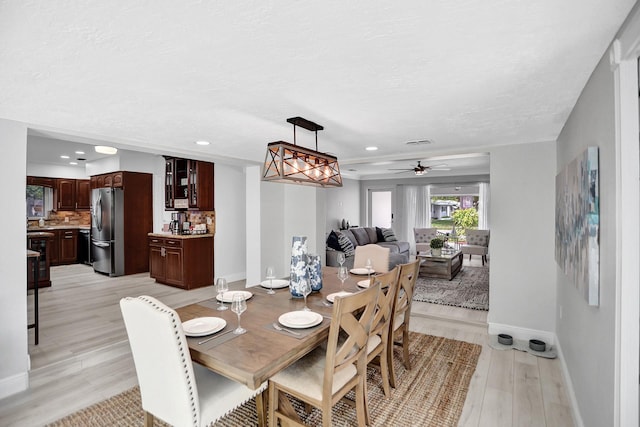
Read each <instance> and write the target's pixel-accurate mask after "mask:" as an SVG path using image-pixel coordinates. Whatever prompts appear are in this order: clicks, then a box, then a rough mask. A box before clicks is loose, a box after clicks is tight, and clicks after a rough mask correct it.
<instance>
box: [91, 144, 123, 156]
mask: <svg viewBox="0 0 640 427" xmlns="http://www.w3.org/2000/svg"><path fill="white" fill-rule="evenodd" d="M94 149H95V150H96V153H100V154H116V153H117V152H118V149H117V148H115V147H109V146H106V145H96V146H95V147H94Z"/></svg>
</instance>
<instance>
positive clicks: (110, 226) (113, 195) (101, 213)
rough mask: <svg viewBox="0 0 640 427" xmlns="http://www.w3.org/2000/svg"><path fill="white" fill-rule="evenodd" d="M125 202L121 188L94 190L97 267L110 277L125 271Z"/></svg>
mask: <svg viewBox="0 0 640 427" xmlns="http://www.w3.org/2000/svg"><path fill="white" fill-rule="evenodd" d="M123 202H124V194H123V190H122V189H121V188H96V189H94V190H92V191H91V259H92V260H93V269H94V270H95V271H97V272H98V273H104V274H108V275H109V276H122V275H123V274H124V209H123V205H124V203H123Z"/></svg>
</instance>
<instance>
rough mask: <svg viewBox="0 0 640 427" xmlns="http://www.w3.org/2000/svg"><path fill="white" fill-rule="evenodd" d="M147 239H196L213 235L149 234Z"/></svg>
mask: <svg viewBox="0 0 640 427" xmlns="http://www.w3.org/2000/svg"><path fill="white" fill-rule="evenodd" d="M148 236H149V237H164V238H167V237H170V238H172V239H198V238H200V237H213V234H211V233H207V234H172V233H149V234H148Z"/></svg>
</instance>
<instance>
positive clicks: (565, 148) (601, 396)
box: [555, 55, 637, 426]
mask: <svg viewBox="0 0 640 427" xmlns="http://www.w3.org/2000/svg"><path fill="white" fill-rule="evenodd" d="M614 88H615V86H614V80H613V74H612V72H611V69H610V66H609V63H608V55H607V56H605V57H603V59H602V60H601V62H600V64H598V66H597V67H596V69H595V71H594V73H593V74H592V76H591V79H590V80H589V82H588V83H587V85H586V86H585V88H584V90H583V92H582V94H581V96H580V98H579V99H578V102H577V103H576V106H575V108H574V109H573V111H572V113H571V115H570V117H569V120H567V122H566V124H565V126H564V129H563V130H562V132H561V134H560V136H559V137H558V153H557V157H558V158H557V171H560V170H561V169H562V168H563V167H564V166H565V165H566V164H567V163H569V162H570V161H571V160H573V159H574V158H575V157H576V156H578V154H580V153H581V152H582V151H584V149H585V148H587V147H590V146H597V147H599V170H600V175H599V177H600V180H599V185H600V306H599V307H591V306H589V305H588V304H587V302H586V300H585V299H584V298H583V297H582V295H581V294H580V292H578V290H577V289H576V287H575V286H574V285H573V284H572V283H571V280H570V278H568V277H566V276H565V275H564V274H563V272H562V271H561V270H560V269H559V268H556V269H555V271H556V275H557V280H558V289H557V292H558V306H559V307H562V312H563V315H562V318H560V317H559V312H558V313H557V316H558V319H557V321H558V332H557V334H558V338H559V341H560V344H561V348H562V354H563V356H564V359H565V361H566V366H567V369H568V371H569V374H570V375H571V381H572V383H573V389H574V391H575V397H576V399H577V403H578V407H579V410H580V413H581V415H582V419H583V421H584V424H585V425H587V426H605V425H614V421H613V420H614V391H615V384H614V380H615V371H614V366H615V357H616V356H615V348H616V345H615V309H616V306H615V300H616V294H615V277H616V270H615V269H616V264H615V260H616V256H617V253H616V215H617V213H616V201H615V195H616V182H615V170H616V161H615V146H614V143H615V111H614ZM636 286H637V284H636ZM635 321H637V317H636V319H635ZM636 384H637V383H636ZM636 403H637V402H636Z"/></svg>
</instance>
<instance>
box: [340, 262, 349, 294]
mask: <svg viewBox="0 0 640 427" xmlns="http://www.w3.org/2000/svg"><path fill="white" fill-rule="evenodd" d="M348 278H349V270H347V267H345V266H342V267H338V279H340V282H342V285H341V286H340V290H342V291H344V281H345V280H347V279H348Z"/></svg>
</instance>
